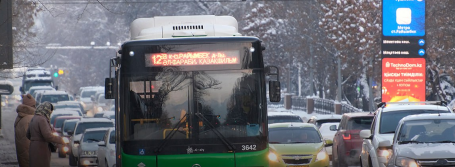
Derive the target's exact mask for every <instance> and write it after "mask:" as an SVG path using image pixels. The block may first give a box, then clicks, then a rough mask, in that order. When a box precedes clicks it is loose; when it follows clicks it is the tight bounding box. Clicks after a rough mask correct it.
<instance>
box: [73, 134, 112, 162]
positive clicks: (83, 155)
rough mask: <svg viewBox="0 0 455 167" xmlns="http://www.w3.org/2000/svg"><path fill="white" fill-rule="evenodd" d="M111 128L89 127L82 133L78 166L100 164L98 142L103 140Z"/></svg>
mask: <svg viewBox="0 0 455 167" xmlns="http://www.w3.org/2000/svg"><path fill="white" fill-rule="evenodd" d="M108 130H109V128H89V129H85V131H84V133H82V137H81V140H80V141H79V146H78V149H77V150H78V155H79V156H78V157H79V158H78V159H79V161H78V162H77V163H78V166H99V165H98V142H100V141H103V140H104V137H105V136H106V135H105V134H106V132H107V131H108Z"/></svg>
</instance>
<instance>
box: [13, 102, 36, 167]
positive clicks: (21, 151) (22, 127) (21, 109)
mask: <svg viewBox="0 0 455 167" xmlns="http://www.w3.org/2000/svg"><path fill="white" fill-rule="evenodd" d="M35 104H36V101H35V98H33V96H32V95H30V94H26V95H25V94H24V95H22V104H19V105H18V106H17V108H16V112H17V117H16V121H14V132H15V142H16V156H17V161H19V166H20V167H28V166H29V159H28V158H29V157H28V156H29V154H28V151H29V150H28V149H29V146H30V140H29V139H27V137H26V134H27V129H28V124H29V123H30V120H31V119H32V118H33V115H35Z"/></svg>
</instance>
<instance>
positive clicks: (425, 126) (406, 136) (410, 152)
mask: <svg viewBox="0 0 455 167" xmlns="http://www.w3.org/2000/svg"><path fill="white" fill-rule="evenodd" d="M390 142H391V143H392V145H393V147H392V150H393V154H392V155H391V158H390V160H389V161H388V166H390V167H395V166H455V145H454V143H455V114H452V113H443V114H419V115H411V116H406V117H404V118H403V119H401V120H400V122H399V123H398V127H397V132H396V133H395V135H394V138H393V141H388V140H385V141H383V142H382V143H379V145H389V144H390ZM430 150H431V151H430Z"/></svg>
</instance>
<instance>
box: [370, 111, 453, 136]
mask: <svg viewBox="0 0 455 167" xmlns="http://www.w3.org/2000/svg"><path fill="white" fill-rule="evenodd" d="M448 112H449V111H448V110H403V111H392V112H383V113H381V120H380V122H379V133H380V134H385V133H395V129H396V128H397V126H398V122H399V121H400V120H401V119H402V118H404V117H405V116H408V115H415V114H423V113H448Z"/></svg>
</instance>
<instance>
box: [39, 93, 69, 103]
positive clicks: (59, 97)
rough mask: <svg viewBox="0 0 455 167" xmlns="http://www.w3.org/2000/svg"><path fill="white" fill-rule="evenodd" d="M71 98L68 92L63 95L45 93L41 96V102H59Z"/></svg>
mask: <svg viewBox="0 0 455 167" xmlns="http://www.w3.org/2000/svg"><path fill="white" fill-rule="evenodd" d="M68 100H70V97H69V96H68V95H67V94H63V95H43V97H42V98H41V102H45V101H48V102H51V103H57V102H59V101H68Z"/></svg>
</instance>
